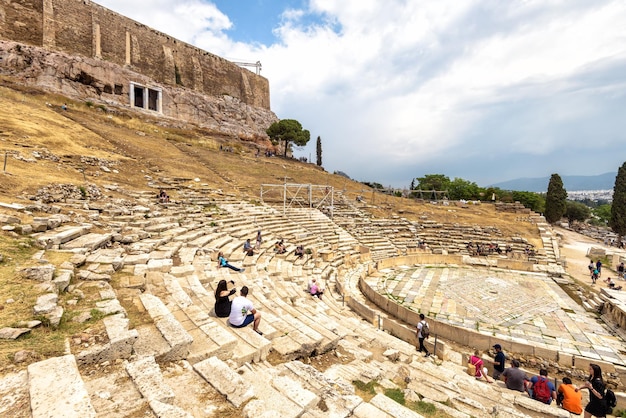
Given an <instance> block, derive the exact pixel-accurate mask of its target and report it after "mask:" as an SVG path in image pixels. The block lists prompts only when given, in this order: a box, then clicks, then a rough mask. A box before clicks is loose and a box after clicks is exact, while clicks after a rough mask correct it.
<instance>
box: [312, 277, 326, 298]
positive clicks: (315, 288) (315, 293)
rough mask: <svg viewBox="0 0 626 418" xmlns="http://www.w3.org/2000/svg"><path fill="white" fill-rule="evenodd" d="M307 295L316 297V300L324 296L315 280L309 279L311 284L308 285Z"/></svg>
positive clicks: (322, 290)
mask: <svg viewBox="0 0 626 418" xmlns="http://www.w3.org/2000/svg"><path fill="white" fill-rule="evenodd" d="M309 293H310V294H311V296H313V297H315V296H317V297H318V299H320V300H321V299H322V295H323V294H324V289H323V288H322V286H321V285H319V284H318V283H317V281H316V280H315V278H313V279H311V283H309Z"/></svg>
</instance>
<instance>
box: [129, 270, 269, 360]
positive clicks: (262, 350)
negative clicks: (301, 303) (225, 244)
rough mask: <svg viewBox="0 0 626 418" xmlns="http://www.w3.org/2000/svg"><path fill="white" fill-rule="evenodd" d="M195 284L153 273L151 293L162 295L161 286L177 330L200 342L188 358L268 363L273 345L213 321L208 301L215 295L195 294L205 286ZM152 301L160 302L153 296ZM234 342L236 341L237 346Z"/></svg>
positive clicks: (246, 331) (188, 279)
mask: <svg viewBox="0 0 626 418" xmlns="http://www.w3.org/2000/svg"><path fill="white" fill-rule="evenodd" d="M194 280H196V281H197V279H194V276H193V275H191V276H183V277H175V276H171V275H168V274H164V273H158V272H152V273H150V282H151V283H152V284H153V285H152V286H151V289H150V290H151V291H159V289H158V288H157V287H158V286H157V283H159V282H160V283H161V286H162V288H163V289H162V290H161V291H160V292H162V291H164V292H165V293H166V294H167V295H168V299H169V300H170V301H169V302H168V303H167V306H166V305H165V304H162V305H163V306H164V307H165V309H167V312H168V313H169V315H171V318H172V319H173V322H175V323H176V327H177V328H179V329H181V330H184V332H185V334H188V335H194V337H197V338H198V341H197V343H193V342H190V344H189V350H192V351H191V352H190V353H189V356H188V357H187V358H188V359H189V360H191V361H200V360H203V359H205V358H207V357H209V356H213V355H219V356H220V357H222V358H224V359H230V360H233V361H234V362H235V363H237V364H243V363H245V362H249V361H257V362H258V361H261V360H263V359H265V358H266V357H267V354H268V353H269V349H270V342H269V341H268V340H267V339H266V338H264V337H262V336H260V335H258V334H256V333H255V332H254V331H252V329H247V328H245V329H242V330H237V331H238V332H233V330H232V329H230V328H229V327H228V326H227V324H226V320H225V319H221V318H215V317H210V316H209V312H210V311H211V310H212V308H213V302H212V301H207V300H206V299H207V298H209V297H212V295H210V294H209V293H208V292H206V291H200V293H195V292H197V291H198V289H199V288H202V286H201V285H200V286H198V285H197V284H194V283H193V282H194ZM181 282H182V284H183V285H181ZM190 283H191V284H190ZM141 297H142V301H143V298H144V297H146V296H145V294H144V295H142V296H141ZM148 297H149V298H156V297H155V296H152V295H149V296H148ZM194 302H197V303H194ZM151 316H152V315H151ZM155 324H156V321H155ZM229 334H230V335H229ZM273 334H274V333H272V332H271V331H270V330H269V329H268V333H267V334H266V335H267V336H268V337H269V336H272V335H273ZM233 338H235V339H236V341H237V343H236V344H235V343H234V340H233Z"/></svg>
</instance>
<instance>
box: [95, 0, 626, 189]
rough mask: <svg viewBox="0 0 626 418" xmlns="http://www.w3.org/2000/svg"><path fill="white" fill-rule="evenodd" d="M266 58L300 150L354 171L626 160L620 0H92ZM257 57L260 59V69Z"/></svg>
mask: <svg viewBox="0 0 626 418" xmlns="http://www.w3.org/2000/svg"><path fill="white" fill-rule="evenodd" d="M96 3H99V4H101V5H103V6H105V7H107V8H109V9H112V10H114V11H116V12H119V13H121V14H124V15H126V16H128V17H131V18H133V19H135V20H137V21H140V22H141V23H144V24H146V25H148V26H151V27H153V28H155V29H158V30H160V31H162V32H165V33H167V34H170V35H172V36H174V37H176V38H178V39H181V40H183V41H186V42H188V43H191V44H193V45H196V46H198V47H200V48H202V49H205V50H207V51H210V52H212V53H214V54H217V55H220V56H222V57H224V58H226V59H230V60H233V61H246V62H256V61H261V63H262V65H263V69H262V72H261V75H263V76H264V77H266V78H268V79H269V82H270V90H271V103H272V110H273V111H274V112H275V113H276V115H277V116H278V117H279V118H281V119H297V120H298V121H300V122H301V123H302V125H303V126H304V128H305V129H308V130H309V131H310V132H311V141H310V143H309V145H308V146H307V147H304V148H303V149H301V150H297V151H296V155H298V156H306V157H309V156H311V157H312V158H313V159H315V142H316V141H315V139H316V138H317V136H320V137H321V138H322V150H323V165H324V167H325V168H326V169H327V170H328V171H331V172H333V171H336V170H339V171H343V172H345V173H346V174H348V175H349V176H350V177H352V178H353V179H356V180H360V181H376V182H379V183H382V184H383V185H392V186H396V187H404V186H408V185H409V184H410V182H411V179H412V178H414V177H421V176H423V175H425V174H435V173H437V174H445V175H447V176H449V177H450V178H451V179H452V178H455V177H461V178H464V179H467V180H470V181H474V182H476V183H478V184H479V185H481V186H486V185H489V184H492V183H497V182H500V181H504V180H510V179H513V178H518V177H543V176H549V175H550V174H551V173H559V174H560V175H561V176H563V175H595V174H601V173H606V172H610V171H617V169H618V168H619V166H621V165H622V163H624V161H626V1H624V0H613V1H611V0H501V1H497V0H491V1H489V0H464V1H458V0H431V1H424V0H216V1H210V0H150V1H149V2H148V1H146V0H96ZM251 70H254V69H253V68H251Z"/></svg>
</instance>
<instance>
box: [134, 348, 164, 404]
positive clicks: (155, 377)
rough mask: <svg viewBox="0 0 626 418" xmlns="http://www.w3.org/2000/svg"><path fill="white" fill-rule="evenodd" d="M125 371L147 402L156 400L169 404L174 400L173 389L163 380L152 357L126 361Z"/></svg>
mask: <svg viewBox="0 0 626 418" xmlns="http://www.w3.org/2000/svg"><path fill="white" fill-rule="evenodd" d="M126 372H127V373H128V375H129V376H130V377H131V379H132V380H133V382H134V383H135V386H136V387H137V390H138V391H139V392H140V393H141V396H142V397H144V398H145V399H146V400H148V402H150V401H152V400H157V401H159V402H163V403H168V404H171V403H172V402H173V401H174V396H175V395H174V391H173V390H172V388H171V387H169V385H168V384H167V383H166V382H165V381H164V379H163V375H162V374H161V369H160V368H159V365H158V364H157V362H156V361H155V359H154V357H152V356H148V357H143V358H140V359H138V360H136V361H133V362H128V363H126Z"/></svg>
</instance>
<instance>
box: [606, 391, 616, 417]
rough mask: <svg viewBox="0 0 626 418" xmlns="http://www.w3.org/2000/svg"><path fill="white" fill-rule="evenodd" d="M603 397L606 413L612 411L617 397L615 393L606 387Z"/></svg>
mask: <svg viewBox="0 0 626 418" xmlns="http://www.w3.org/2000/svg"><path fill="white" fill-rule="evenodd" d="M604 399H605V400H606V413H607V414H611V413H613V408H615V406H616V405H617V398H616V397H615V393H613V391H612V390H611V389H607V390H606V393H605V394H604Z"/></svg>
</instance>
